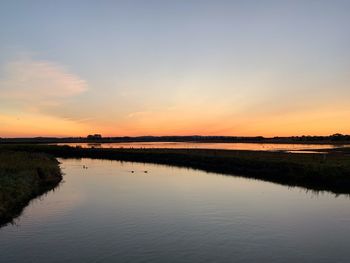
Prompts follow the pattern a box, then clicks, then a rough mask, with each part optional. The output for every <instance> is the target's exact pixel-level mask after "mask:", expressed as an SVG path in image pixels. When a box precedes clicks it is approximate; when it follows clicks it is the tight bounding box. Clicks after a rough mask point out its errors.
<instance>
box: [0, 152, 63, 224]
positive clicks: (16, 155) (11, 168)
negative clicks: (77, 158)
mask: <svg viewBox="0 0 350 263" xmlns="http://www.w3.org/2000/svg"><path fill="white" fill-rule="evenodd" d="M61 180H62V175H61V171H60V168H59V165H58V161H57V160H56V159H55V158H53V157H50V156H48V155H46V154H41V153H29V152H14V151H4V150H0V226H1V225H3V224H6V223H8V222H10V221H12V219H13V218H14V217H16V216H18V215H19V214H20V213H21V211H22V209H23V208H24V207H25V206H26V205H27V204H28V203H29V201H30V200H31V199H33V198H34V197H37V196H39V195H41V194H43V193H45V192H46V191H48V190H50V189H53V188H54V187H55V186H57V185H58V183H59V182H60V181H61Z"/></svg>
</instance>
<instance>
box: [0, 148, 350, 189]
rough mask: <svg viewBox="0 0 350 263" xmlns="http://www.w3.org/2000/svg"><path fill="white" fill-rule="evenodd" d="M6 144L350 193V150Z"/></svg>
mask: <svg viewBox="0 0 350 263" xmlns="http://www.w3.org/2000/svg"><path fill="white" fill-rule="evenodd" d="M1 147H2V148H7V149H9V148H10V149H12V150H19V151H31V152H46V153H50V154H52V155H54V156H57V157H64V158H95V159H109V160H122V161H135V162H145V163H157V164H166V165H173V166H180V167H190V168H194V169H201V170H204V171H208V172H217V173H223V174H232V175H240V176H245V177H250V178H257V179H261V180H266V181H271V182H277V183H280V184H285V185H290V186H301V187H305V188H308V189H313V190H327V191H331V192H334V193H347V194H350V155H349V154H348V153H347V152H332V151H330V152H329V153H328V154H327V155H324V154H302V153H300V154H292V153H284V152H262V151H233V150H207V149H205V150H204V149H96V148H95V149H84V148H77V147H69V146H55V145H3V146H1Z"/></svg>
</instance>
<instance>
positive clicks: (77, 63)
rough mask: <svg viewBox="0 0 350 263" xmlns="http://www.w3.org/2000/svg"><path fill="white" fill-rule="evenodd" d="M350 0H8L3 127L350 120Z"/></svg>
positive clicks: (1, 52)
mask: <svg viewBox="0 0 350 263" xmlns="http://www.w3.org/2000/svg"><path fill="white" fill-rule="evenodd" d="M349 14H350V1H345V0H344V1H336V0H335V1H329V0H327V1H321V0H320V1H313V0H309V1H307V0H303V1H298V0H295V1H292V0H291V1H277V0H276V1H261V0H259V1H249V0H248V1H244V0H242V1H233V0H232V1H219V0H215V1H214V0H211V1H206V0H202V1H199V0H198V1H191V0H183V1H182V0H173V1H170V0H169V1H167V0H159V1H152V0H147V1H146V0H140V1H133V0H125V1H62V0H60V1H47V0H45V1H35V0H33V1H16V0H14V1H5V0H2V1H0V137H22V136H25V137H28V136H86V135H87V134H91V133H101V134H103V135H104V136H113V135H114V136H123V135H132V136H135V135H192V134H201V135H239V136H243V135H247V136H251V135H263V136H275V135H280V136H286V135H303V134H304V135H328V134H333V133H336V132H339V133H344V134H346V133H347V134H349V133H350V15H349Z"/></svg>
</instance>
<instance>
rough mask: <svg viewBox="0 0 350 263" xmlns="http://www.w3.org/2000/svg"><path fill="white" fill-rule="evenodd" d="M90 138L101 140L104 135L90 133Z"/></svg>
mask: <svg viewBox="0 0 350 263" xmlns="http://www.w3.org/2000/svg"><path fill="white" fill-rule="evenodd" d="M86 138H87V139H88V140H92V141H95V140H101V139H102V135H101V134H93V135H92V134H90V135H88V136H87V137H86Z"/></svg>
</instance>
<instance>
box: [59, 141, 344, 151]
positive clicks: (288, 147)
mask: <svg viewBox="0 0 350 263" xmlns="http://www.w3.org/2000/svg"><path fill="white" fill-rule="evenodd" d="M57 145H69V146H73V147H76V146H80V147H82V148H92V147H95V148H171V149H224V150H253V151H288V152H299V151H300V152H304V153H305V152H306V153H307V152H310V153H313V151H312V150H313V149H333V148H338V147H350V145H349V144H347V145H339V144H338V145H337V144H336V145H334V144H300V143H298V144H290V143H289V144H288V143H283V144H281V143H198V142H128V143H58V144H57Z"/></svg>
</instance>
